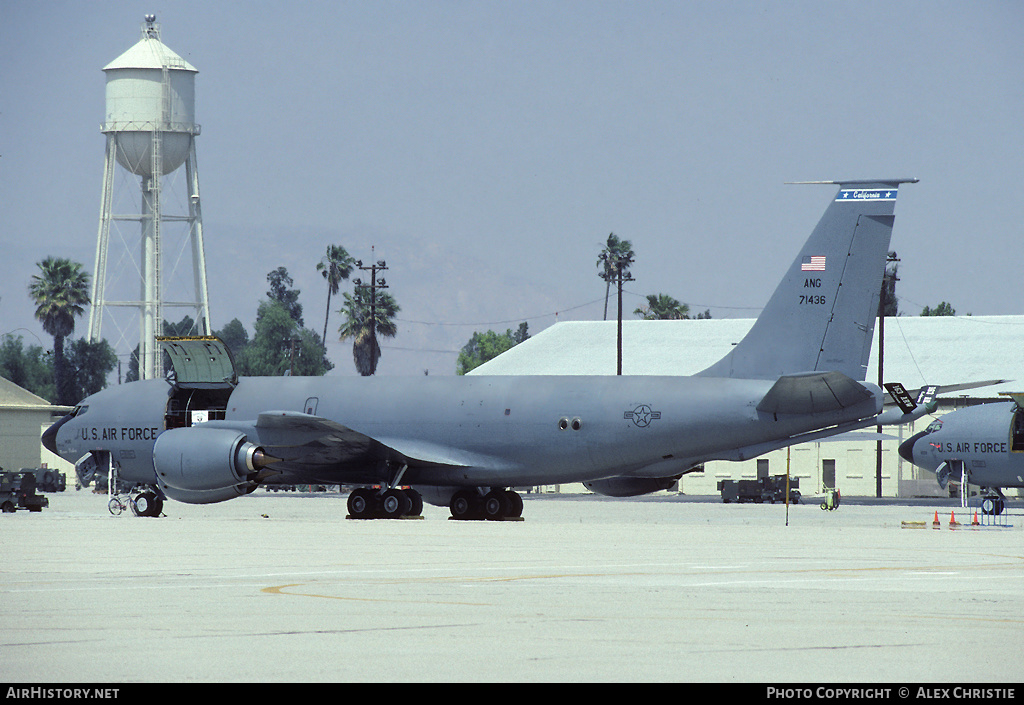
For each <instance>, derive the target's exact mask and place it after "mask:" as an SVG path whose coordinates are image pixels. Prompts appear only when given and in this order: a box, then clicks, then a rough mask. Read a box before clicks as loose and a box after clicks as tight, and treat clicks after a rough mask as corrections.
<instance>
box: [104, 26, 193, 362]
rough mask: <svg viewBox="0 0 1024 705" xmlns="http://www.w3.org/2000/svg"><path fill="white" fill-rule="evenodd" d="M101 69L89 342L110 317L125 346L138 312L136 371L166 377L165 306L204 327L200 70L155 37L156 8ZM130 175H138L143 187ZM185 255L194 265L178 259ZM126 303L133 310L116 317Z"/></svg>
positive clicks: (119, 343)
mask: <svg viewBox="0 0 1024 705" xmlns="http://www.w3.org/2000/svg"><path fill="white" fill-rule="evenodd" d="M103 71H104V72H105V73H106V76H107V89H106V118H105V120H104V122H103V126H102V128H101V130H102V132H103V134H105V135H106V136H107V150H106V160H105V163H104V169H103V193H102V197H101V200H100V223H99V234H98V236H97V243H96V266H95V268H94V270H93V284H92V309H91V311H90V314H89V340H91V341H95V340H99V339H100V338H102V337H103V336H102V335H101V329H102V328H103V326H104V325H105V324H106V325H108V326H109V325H113V326H114V327H115V330H114V331H113V332H114V335H113V336H107V337H108V339H111V338H112V339H113V341H114V347H115V348H116V349H119V351H120V348H121V347H122V345H128V346H130V345H131V342H130V341H131V339H132V333H133V332H134V328H135V322H134V313H135V312H136V311H137V312H138V318H137V325H138V341H139V378H140V379H151V378H153V377H159V376H162V375H163V369H162V368H163V365H162V355H161V352H160V349H159V346H158V345H157V343H156V336H157V335H160V334H161V333H162V322H163V320H164V309H165V308H167V307H180V308H186V309H191V310H193V311H194V312H195V320H196V324H197V330H196V331H195V332H196V333H197V334H199V335H209V334H210V329H211V328H210V304H209V297H208V294H207V284H206V256H205V254H204V249H203V220H202V215H201V214H202V210H201V208H200V200H199V174H198V171H197V167H196V143H195V138H196V137H197V136H198V135H199V125H197V124H196V122H195V76H196V74H197V73H198V71H197V70H196V69H195V68H194V67H193V66H191V65H190V64H189V63H188V62H187V61H185V60H184V59H182V58H181V57H180V56H178V55H177V54H175V53H174V52H173V51H171V50H170V49H169V48H168V47H167V46H166V45H165V44H164V43H163V42H162V41H161V39H160V28H159V25H158V24H157V23H156V17H155V16H154V15H147V16H146V18H145V22H144V24H143V25H142V38H141V39H140V40H139V41H138V43H137V44H135V45H134V46H133V47H132V48H130V49H129V50H128V51H126V52H125V53H123V54H122V55H121V56H119V57H117V58H116V59H114V60H113V61H112V62H110V63H109V64H107V65H106V66H105V67H104V68H103ZM182 164H184V165H185V183H184V185H183V186H182V185H181V184H175V186H176V188H177V193H176V194H175V193H174V189H172V188H171V187H170V183H169V178H168V177H169V176H170V175H172V174H173V173H174V172H175V171H176V170H177V169H178V168H179V167H180V166H181V165H182ZM117 165H120V166H121V167H122V169H123V170H125V171H119V170H118V169H117V168H116V166H117ZM118 174H120V176H121V177H122V178H121V179H120V180H117V179H116V177H117V176H118ZM133 176H137V177H140V181H141V192H140V191H138V190H137V189H138V186H137V183H138V182H137V181H136V180H135V179H134V178H132V177H133ZM178 176H180V174H178ZM165 192H166V193H165ZM174 196H177V200H175V198H174ZM176 208H177V212H175V209H176ZM122 223H123V224H125V227H124V228H122ZM136 223H137V224H139V225H140V226H141V227H139V228H138V230H135V227H136V226H135V225H134V224H136ZM129 230H134V232H129ZM175 236H177V238H176V240H175ZM168 245H170V247H167V246H168ZM188 254H190V255H191V260H192V262H191V264H192V266H191V272H186V271H185V269H186V268H185V267H182V266H181V265H182V264H183V260H184V259H185V258H187V256H188ZM169 275H173V276H169ZM186 280H190V282H189V281H186ZM171 282H173V283H174V284H175V285H176V286H177V289H178V290H175V291H174V293H175V294H176V296H175V297H174V298H167V294H168V293H169V292H167V291H165V287H167V288H173V287H168V286H167V285H168V283H171ZM124 310H127V311H128V312H129V313H130V314H132V315H131V316H129V317H126V316H125V315H118V314H119V312H120V311H124ZM172 318H173V317H172ZM129 349H130V348H129Z"/></svg>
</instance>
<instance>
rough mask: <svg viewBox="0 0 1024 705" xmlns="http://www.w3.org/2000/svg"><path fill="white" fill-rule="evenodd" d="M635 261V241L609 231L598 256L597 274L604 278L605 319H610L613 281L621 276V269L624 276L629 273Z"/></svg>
mask: <svg viewBox="0 0 1024 705" xmlns="http://www.w3.org/2000/svg"><path fill="white" fill-rule="evenodd" d="M632 262H633V243H631V242H630V241H629V240H621V239H619V236H618V235H616V234H615V233H609V235H608V240H607V241H606V242H605V245H604V249H603V250H601V254H599V255H598V256H597V267H598V269H599V271H598V273H597V276H599V277H601V278H602V279H604V320H606V321H607V320H608V295H609V292H610V291H611V286H612V282H613V281H615V279H616V278H618V276H619V269H621V270H622V276H623V277H625V276H626V275H627V274H628V273H629V265H630V264H632Z"/></svg>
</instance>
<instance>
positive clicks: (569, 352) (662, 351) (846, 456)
mask: <svg viewBox="0 0 1024 705" xmlns="http://www.w3.org/2000/svg"><path fill="white" fill-rule="evenodd" d="M753 323H754V321H753V319H719V320H715V319H712V320H686V321H623V324H622V329H623V343H622V346H623V362H622V372H623V374H624V375H690V374H694V373H696V372H699V371H701V370H702V369H704V368H705V367H707V366H709V365H710V364H712V363H714V362H716V361H717V360H718V359H719V358H721V357H722V356H723V355H725V354H726V353H727V352H728V351H729V349H730V347H731V346H732V345H734V344H736V343H738V342H739V341H740V339H741V338H743V336H744V335H746V333H747V331H748V330H749V329H750V327H751V325H753ZM878 333H879V331H878V326H877V325H876V326H875V339H874V343H873V345H872V348H871V350H872V353H871V359H870V364H869V368H868V371H867V376H866V381H868V382H873V383H877V381H878ZM615 367H616V322H615V321H581V322H567V323H559V324H557V325H554V326H552V327H550V328H547V329H545V330H544V331H542V332H541V333H539V334H538V335H536V336H534V337H532V338H530V339H529V340H527V341H525V342H523V343H521V344H520V345H517V346H516V347H514V348H512V349H511V350H509V351H507V352H505V353H503V354H501V355H499V356H498V357H496V358H495V359H493V360H491V361H490V362H487V363H485V364H483V365H481V366H480V367H478V368H477V369H475V370H473V371H472V372H471V373H470V374H474V375H489V374H490V375H511V374H516V375H601V374H615ZM883 371H884V379H885V381H886V382H901V383H902V384H903V386H904V387H906V388H907V390H909V391H910V392H911V393H912V394H913V393H914V392H915V390H917V389H919V388H920V387H922V386H924V385H926V384H939V385H951V384H959V383H968V382H979V381H986V380H1007V381H1005V382H1002V383H999V384H996V385H990V386H985V387H979V388H975V389H970V390H964V391H962V392H957V393H955V394H953V395H947V396H942V397H940V398H939V408H938V409H937V410H936V412H935V415H934V416H925V417H923V418H922V419H919V420H918V421H917V423H916V424H911V425H908V426H900V427H896V426H888V427H885V428H884V429H883V435H886V436H889V437H888V438H886V439H884V440H883V441H882V466H881V475H882V496H885V497H897V496H900V497H910V496H922V495H923V496H928V495H938V494H940V493H941V490H940V488H939V486H938V483H937V482H936V481H935V476H934V475H933V474H932V473H929V472H927V471H922V470H919V469H918V468H915V467H914V466H913V465H911V464H909V463H907V462H906V461H904V460H903V459H902V458H900V457H899V455H898V453H897V448H898V447H899V443H900V442H901V441H902V440H903V439H905V438H908V437H909V436H910V435H912V434H914V433H916V432H917V431H919V430H923V429H924V427H925V426H927V425H928V424H929V423H931V421H932V420H933V418H935V417H937V416H941V415H942V414H944V413H947V412H949V411H951V410H952V409H954V408H956V407H958V406H962V405H965V404H974V403H979V402H981V401H993V400H1002V401H1005V399H1006V398H1005V397H1000V396H999V392H1009V391H1013V392H1017V391H1021V390H1024V316H923V317H916V316H915V317H906V316H901V317H895V318H887V319H886V320H885V351H884V358H883ZM873 430H874V429H873V428H872V429H871V431H873ZM860 438H863V440H861V439H859V438H858V437H855V436H852V435H850V434H847V435H846V436H843V437H842V438H841V439H838V440H833V441H822V442H818V443H804V444H801V445H796V446H793V447H791V448H790V449H782V450H779V451H774V452H772V453H768V454H766V455H763V456H761V457H760V458H756V459H753V460H749V461H745V462H741V463H732V462H727V461H714V462H711V463H708V464H707V465H706V467H705V468H704V471H703V472H697V473H691V474H687V475H684V476H683V478H682V479H681V480H680V482H679V490H680V491H682V492H684V493H686V494H717V493H718V489H717V484H718V481H719V480H726V479H747V478H756V477H758V475H759V470H760V474H762V475H764V474H769V475H781V474H785V472H786V468H787V464H788V466H789V471H790V475H791V477H796V478H798V479H799V481H800V491H801V493H802V494H804V495H813V494H818V493H820V492H822V491H823V487H825V486H828V487H838V488H839V490H840V491H841V492H842V493H843V494H844V495H846V496H871V497H873V496H875V494H876V463H877V461H876V458H877V453H876V445H877V443H876V441H877V438H876V435H875V434H874V433H873V432H863V433H862V435H861V437H860ZM1012 493H1013V490H1009V491H1008V494H1009V495H1010V496H1012Z"/></svg>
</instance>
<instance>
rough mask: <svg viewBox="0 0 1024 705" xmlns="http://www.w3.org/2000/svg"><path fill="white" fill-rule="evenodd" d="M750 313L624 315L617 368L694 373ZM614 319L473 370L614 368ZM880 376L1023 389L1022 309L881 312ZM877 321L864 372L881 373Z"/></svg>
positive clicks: (578, 327) (576, 326) (543, 338)
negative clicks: (658, 317) (679, 317)
mask: <svg viewBox="0 0 1024 705" xmlns="http://www.w3.org/2000/svg"><path fill="white" fill-rule="evenodd" d="M753 323H754V319H752V318H751V319H710V320H685V321H636V320H634V321H623V322H622V338H623V340H622V373H623V374H626V375H691V374H694V373H696V372H700V371H701V370H703V369H704V368H705V367H707V366H709V365H711V364H712V363H714V362H716V361H717V360H718V359H719V358H721V357H722V356H723V355H725V354H726V353H727V352H728V351H729V349H730V347H731V346H732V345H733V344H735V343H738V342H739V341H740V339H741V338H742V337H743V336H744V335H746V333H747V331H748V330H750V327H751V326H752V325H753ZM615 342H616V322H615V321H571V322H566V323H558V324H555V325H553V326H551V327H550V328H546V329H545V330H543V331H541V332H540V333H538V334H537V335H535V336H533V337H532V338H530V339H528V340H526V341H525V342H523V343H520V344H519V345H517V346H516V347H514V348H512V349H511V350H508V351H507V352H505V353H502V354H501V355H499V356H498V357H496V358H494V359H493V360H491V361H489V362H486V363H484V364H483V365H481V366H480V367H478V368H476V369H475V370H473V371H472V372H470V373H469V374H472V375H601V374H611V375H613V374H615V359H616V354H615V348H616V345H615ZM883 364H884V371H885V380H886V381H887V382H888V381H894V382H902V383H903V385H904V386H905V387H906V388H907V389H910V390H912V389H918V388H920V387H921V386H922V385H925V384H956V383H961V382H976V381H982V380H990V379H1006V380H1010V381H1009V382H1006V383H1003V384H1000V385H996V386H991V387H983V388H980V389H975V390H968V391H966V392H965V393H966V394H969V395H970V396H976V397H985V398H991V397H995V396H997V392H1010V391H1012V392H1018V391H1021V390H1024V316H898V317H890V318H886V319H885V359H884V362H883ZM877 370H878V325H877V324H876V325H875V337H874V342H873V343H872V346H871V355H870V358H869V365H868V371H867V376H866V379H867V381H869V382H877V381H878V371H877Z"/></svg>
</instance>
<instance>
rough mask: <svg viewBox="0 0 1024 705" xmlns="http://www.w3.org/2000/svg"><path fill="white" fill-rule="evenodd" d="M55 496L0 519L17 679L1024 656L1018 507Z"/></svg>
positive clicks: (642, 675) (1001, 674) (385, 674)
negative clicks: (502, 507) (160, 507)
mask: <svg viewBox="0 0 1024 705" xmlns="http://www.w3.org/2000/svg"><path fill="white" fill-rule="evenodd" d="M49 498H50V506H49V508H47V509H45V510H43V511H42V512H41V513H35V514H30V513H28V512H25V511H19V512H17V513H15V514H5V515H2V516H0V544H2V547H3V548H2V558H3V561H2V564H0V664H2V676H3V679H4V680H6V681H8V682H11V681H16V682H30V683H31V682H35V683H40V682H45V683H60V682H65V683H70V682H97V683H130V682H226V681H242V682H252V681H257V682H262V681H274V682H283V681H286V682H293V681H296V682H308V681H389V682H390V681H444V682H452V681H504V682H540V681H701V682H723V681H729V682H767V683H773V684H774V683H791V684H793V683H829V684H831V683H840V682H844V683H848V682H860V683H897V684H898V683H907V684H913V683H921V682H945V683H957V684H963V683H978V682H989V683H1005V682H1007V681H1008V680H1010V681H1012V680H1016V679H1017V678H1019V673H1020V666H1021V663H1024V638H1022V637H1024V617H1022V616H1021V610H1020V607H1021V605H1022V604H1024V531H1022V526H1024V510H1022V508H1021V505H1020V503H1019V502H1013V503H1011V506H1010V510H1009V511H1010V517H1009V521H1010V522H1011V523H1012V524H1013V525H1012V526H1011V527H1009V528H980V529H972V528H970V527H969V523H970V521H971V518H972V517H971V516H969V515H968V514H966V513H964V512H963V511H962V510H960V508H959V505H958V504H957V503H956V502H952V501H944V500H929V501H925V502H915V503H912V504H907V503H902V504H901V503H897V502H895V501H889V502H885V501H868V502H863V503H856V502H851V501H850V500H849V499H844V502H843V504H842V505H841V506H840V507H839V509H837V510H836V511H833V512H827V511H822V510H821V509H819V507H818V504H817V503H816V502H812V503H804V504H800V505H793V506H790V507H789V510H788V522H789V523H788V526H787V524H786V519H787V515H786V507H785V506H784V505H752V504H745V505H735V504H729V505H723V504H722V503H721V502H720V501H719V500H718V499H717V498H714V497H707V498H691V497H682V496H675V495H668V494H659V495H653V496H648V497H644V498H637V499H627V500H621V499H610V498H600V497H594V496H589V495H575V496H574V495H568V496H567V495H541V496H537V495H532V496H526V495H524V500H525V509H524V517H525V521H522V522H456V521H449V520H448V511H447V510H446V509H441V508H437V507H432V506H429V505H428V506H426V507H425V508H424V518H423V519H422V520H401V521H384V520H376V521H352V520H346V519H345V514H346V507H345V496H344V495H339V494H337V493H327V494H318V495H296V494H278V493H266V492H264V491H258V492H256V493H254V494H252V495H250V496H248V497H244V498H241V499H236V500H232V501H229V502H224V503H221V504H215V505H207V506H191V505H185V504H179V503H176V502H168V503H167V504H166V505H165V507H164V513H165V516H164V517H161V518H156V519H152V518H150V519H147V518H139V517H134V516H131V515H128V514H125V515H122V516H119V517H114V516H111V515H110V514H109V513H108V512H107V509H106V503H107V500H106V496H104V495H94V494H92V493H91V492H89V491H87V490H83V491H80V492H75V491H68V492H64V493H57V494H51V495H49ZM951 511H953V512H956V519H957V520H958V521H959V522H965V523H966V524H968V526H961V527H960V528H957V529H950V528H948V522H949V515H950V512H951ZM936 512H937V513H938V516H939V519H940V522H941V528H940V529H932V528H931V523H932V519H933V518H934V514H935V513H936ZM903 522H919V524H913V525H912V526H915V527H917V526H920V525H921V524H920V522H923V525H924V528H903Z"/></svg>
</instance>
